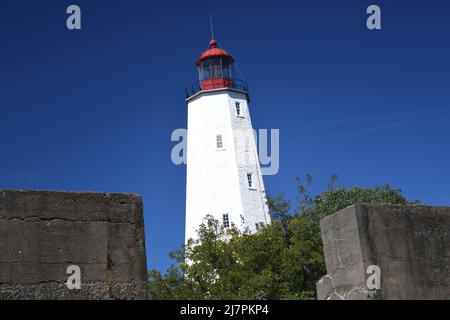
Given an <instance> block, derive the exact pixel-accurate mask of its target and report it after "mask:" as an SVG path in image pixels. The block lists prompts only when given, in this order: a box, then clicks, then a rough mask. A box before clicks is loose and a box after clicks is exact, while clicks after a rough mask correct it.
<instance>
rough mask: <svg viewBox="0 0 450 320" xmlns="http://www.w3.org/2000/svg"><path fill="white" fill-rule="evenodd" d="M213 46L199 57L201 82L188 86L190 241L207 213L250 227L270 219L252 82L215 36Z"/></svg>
mask: <svg viewBox="0 0 450 320" xmlns="http://www.w3.org/2000/svg"><path fill="white" fill-rule="evenodd" d="M209 46H210V48H209V49H207V50H206V51H204V52H203V53H202V54H201V55H200V57H199V58H198V59H197V61H196V65H197V70H198V82H196V84H194V85H192V86H190V87H188V88H187V89H186V103H187V109H188V126H187V178H186V184H187V185H186V230H185V231H186V233H185V238H186V242H187V241H188V240H189V239H190V238H193V239H196V237H197V235H196V230H197V229H198V227H199V226H200V224H201V223H202V222H203V219H204V218H205V216H207V215H211V216H213V217H214V218H215V219H216V220H218V221H219V222H220V223H221V224H222V225H223V226H224V227H225V228H229V227H231V226H232V225H235V226H236V227H238V228H239V229H241V230H244V229H248V230H249V231H250V232H255V231H257V230H258V229H259V228H260V227H261V226H263V225H265V224H268V223H270V215H269V211H268V208H267V204H266V193H265V189H264V183H263V177H262V174H261V168H260V164H259V158H258V153H257V148H256V142H255V138H254V134H253V127H252V123H251V118H250V107H249V103H250V96H249V91H248V86H247V83H246V82H245V81H242V80H240V79H238V78H237V77H236V76H235V74H234V67H233V64H234V58H233V57H232V56H231V55H230V54H229V53H228V52H227V51H225V50H224V49H222V48H218V46H217V41H216V40H214V39H212V40H211V41H210V42H209Z"/></svg>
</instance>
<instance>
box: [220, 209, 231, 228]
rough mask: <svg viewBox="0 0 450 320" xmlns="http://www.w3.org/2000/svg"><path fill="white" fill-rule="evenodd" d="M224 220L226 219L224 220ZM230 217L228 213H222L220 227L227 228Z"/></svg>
mask: <svg viewBox="0 0 450 320" xmlns="http://www.w3.org/2000/svg"><path fill="white" fill-rule="evenodd" d="M225 218H226V219H225ZM230 225H231V224H230V215H229V214H228V213H224V214H222V226H223V227H224V228H229V227H230Z"/></svg>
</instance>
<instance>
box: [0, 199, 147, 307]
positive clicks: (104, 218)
mask: <svg viewBox="0 0 450 320" xmlns="http://www.w3.org/2000/svg"><path fill="white" fill-rule="evenodd" d="M72 265H75V266H78V267H79V268H80V270H81V274H80V280H81V289H77V288H74V289H69V288H68V286H67V285H66V282H67V280H68V278H69V277H71V276H72V275H73V273H67V271H68V267H69V266H72ZM146 280H147V270H146V256H145V242H144V221H143V205H142V198H141V197H140V196H138V195H135V194H121V193H73V192H53V191H14V190H0V299H144V298H146V290H145V289H146Z"/></svg>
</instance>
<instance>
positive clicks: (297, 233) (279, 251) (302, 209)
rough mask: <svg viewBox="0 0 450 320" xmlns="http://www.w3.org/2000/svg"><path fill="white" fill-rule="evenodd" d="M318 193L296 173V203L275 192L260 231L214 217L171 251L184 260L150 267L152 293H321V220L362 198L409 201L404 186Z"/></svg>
mask: <svg viewBox="0 0 450 320" xmlns="http://www.w3.org/2000/svg"><path fill="white" fill-rule="evenodd" d="M336 179H337V176H332V177H331V178H330V181H329V182H328V183H327V186H328V190H327V191H325V192H322V193H321V194H319V195H317V196H315V197H311V196H310V194H309V191H308V186H309V185H310V184H311V183H312V177H311V176H309V175H308V176H307V178H306V186H305V185H303V184H302V183H301V181H300V180H299V179H297V182H298V185H297V208H295V209H292V205H291V202H290V201H289V200H287V199H286V198H285V196H284V195H279V196H277V197H268V206H269V209H270V212H271V215H272V217H273V219H274V220H273V222H272V224H270V225H267V226H265V227H264V228H262V229H260V230H259V231H258V232H257V233H255V234H250V233H249V232H248V231H239V230H238V229H237V228H236V227H235V226H232V227H231V228H229V229H224V228H223V227H222V225H221V223H219V222H218V221H217V220H214V219H213V218H212V217H207V218H206V219H205V221H204V222H203V224H202V225H201V226H200V227H199V229H198V240H196V241H193V240H191V241H189V243H188V244H186V245H185V246H183V248H181V249H179V250H177V251H174V252H172V253H171V257H172V258H174V259H175V260H176V261H177V263H178V264H177V266H172V267H170V268H169V269H168V270H167V272H166V273H165V274H164V275H162V274H161V273H160V272H159V271H157V270H152V271H150V272H149V292H150V298H151V299H314V298H315V297H316V294H315V283H316V282H317V281H318V279H319V278H320V277H321V276H323V275H324V274H326V269H325V263H324V257H323V249H322V241H321V237H320V228H319V221H320V220H321V219H322V218H324V217H326V216H327V215H330V214H333V213H335V212H337V211H339V210H341V209H344V208H346V207H348V206H350V205H352V204H356V203H390V204H409V203H416V202H409V201H408V200H407V199H406V198H405V197H404V196H402V195H401V191H400V190H399V189H393V188H391V187H390V186H389V185H385V186H381V187H375V188H369V189H365V188H359V187H354V188H351V189H346V188H335V186H334V184H335V182H336Z"/></svg>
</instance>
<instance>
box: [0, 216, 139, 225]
mask: <svg viewBox="0 0 450 320" xmlns="http://www.w3.org/2000/svg"><path fill="white" fill-rule="evenodd" d="M31 219H38V220H39V221H30V220H31ZM0 220H6V221H10V220H19V221H24V222H52V221H58V220H59V221H64V222H73V223H76V222H103V223H114V224H133V225H134V224H135V223H133V222H131V221H127V222H123V221H117V220H94V219H67V218H43V217H39V216H28V217H5V216H0Z"/></svg>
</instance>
